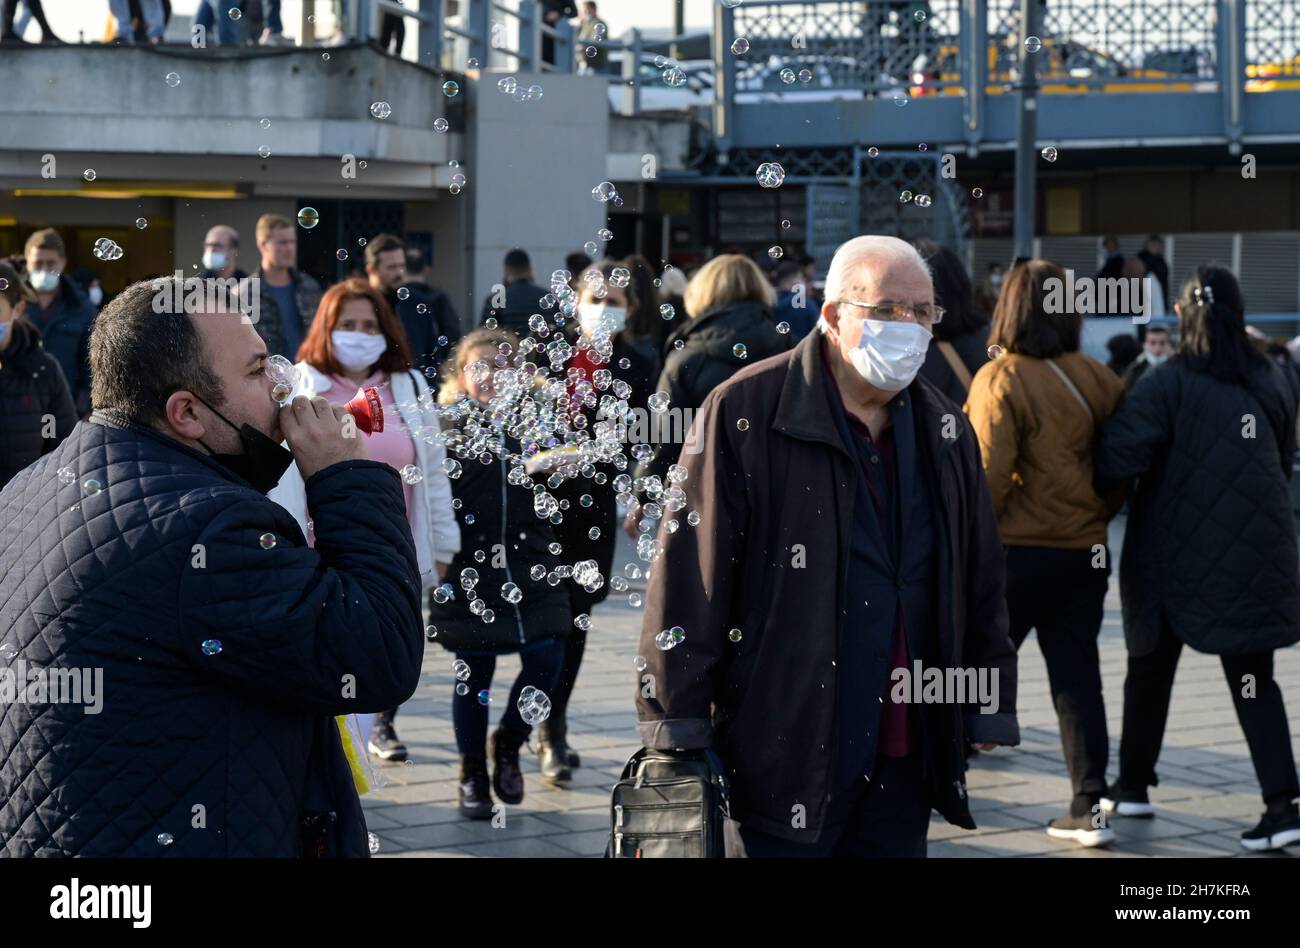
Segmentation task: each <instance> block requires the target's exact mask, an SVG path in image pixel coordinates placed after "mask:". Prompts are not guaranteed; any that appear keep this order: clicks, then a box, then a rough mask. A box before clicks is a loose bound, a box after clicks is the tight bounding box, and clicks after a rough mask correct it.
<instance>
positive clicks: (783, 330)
mask: <svg viewBox="0 0 1300 948" xmlns="http://www.w3.org/2000/svg"><path fill="white" fill-rule="evenodd" d="M776 331H777V332H779V333H780V334H781V335H783V336H784V335H786V334H787V333H789V332H790V324H789V323H787V322H786V321H785V320H784V319H783V320H781V321H780V322H779V323H777V324H776Z"/></svg>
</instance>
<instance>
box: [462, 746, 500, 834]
mask: <svg viewBox="0 0 1300 948" xmlns="http://www.w3.org/2000/svg"><path fill="white" fill-rule="evenodd" d="M490 786H491V781H490V780H489V779H488V769H487V758H486V757H484V756H482V755H481V754H476V755H474V756H473V757H462V758H461V759H460V815H461V816H463V817H465V818H466V819H469V820H487V819H491V818H492V791H491V790H490V789H488V788H489V787H490Z"/></svg>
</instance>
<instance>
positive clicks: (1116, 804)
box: [1101, 797, 1156, 820]
mask: <svg viewBox="0 0 1300 948" xmlns="http://www.w3.org/2000/svg"><path fill="white" fill-rule="evenodd" d="M1101 810H1102V812H1103V813H1114V814H1115V815H1116V816H1132V817H1136V818H1137V819H1148V820H1149V819H1151V818H1152V817H1153V816H1155V815H1156V808H1155V807H1154V806H1152V805H1151V804H1150V803H1146V802H1142V801H1138V800H1115V799H1112V798H1111V797H1102V798H1101Z"/></svg>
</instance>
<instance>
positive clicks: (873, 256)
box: [817, 234, 930, 332]
mask: <svg viewBox="0 0 1300 948" xmlns="http://www.w3.org/2000/svg"><path fill="white" fill-rule="evenodd" d="M908 265H912V266H915V267H916V268H917V269H919V270H920V271H921V272H922V273H924V274H925V275H926V276H929V275H930V267H929V266H928V265H927V264H926V262H925V258H924V257H922V256H921V255H920V254H919V253H918V252H917V250H916V248H915V247H913V246H912V245H911V244H909V243H908V242H907V241H906V240H899V239H898V238H897V237H885V236H883V235H880V234H864V235H863V236H861V237H854V238H853V239H852V240H846V241H845V242H844V243H842V244H840V246H839V249H838V250H836V251H835V256H834V257H832V258H831V265H830V268H829V269H828V270H827V271H826V288H825V295H824V298H825V300H826V302H828V303H831V302H834V301H835V300H841V299H844V298H845V294H847V293H849V292H850V290H851V287H852V286H853V285H854V283H856V282H858V280H857V277H858V271H859V269H860V268H862V267H879V268H881V269H889V268H891V267H895V266H908ZM817 328H818V329H820V330H821V331H822V332H825V331H826V330H827V329H829V328H830V327H829V326H827V325H826V320H825V319H824V318H821V317H818V319H817Z"/></svg>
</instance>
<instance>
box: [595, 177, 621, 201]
mask: <svg viewBox="0 0 1300 948" xmlns="http://www.w3.org/2000/svg"><path fill="white" fill-rule="evenodd" d="M617 193H618V189H617V188H615V187H614V185H613V184H612V183H611V182H609V181H602V182H600V184H598V185H596V186H595V187H594V188H592V189H591V196H592V197H593V198H595V199H596V200H597V201H599V202H600V203H601V204H607V203H609V201H610V199H611V198H613V197H614V195H615V194H617Z"/></svg>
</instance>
